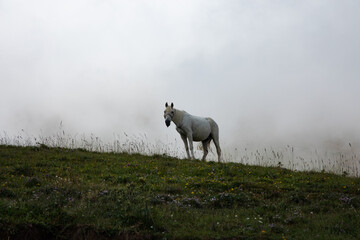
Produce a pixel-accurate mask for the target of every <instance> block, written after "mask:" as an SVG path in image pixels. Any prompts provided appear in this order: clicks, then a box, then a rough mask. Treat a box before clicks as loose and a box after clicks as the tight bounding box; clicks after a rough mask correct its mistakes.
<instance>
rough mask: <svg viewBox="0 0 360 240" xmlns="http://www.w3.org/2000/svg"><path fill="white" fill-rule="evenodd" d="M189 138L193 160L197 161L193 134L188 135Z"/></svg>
mask: <svg viewBox="0 0 360 240" xmlns="http://www.w3.org/2000/svg"><path fill="white" fill-rule="evenodd" d="M187 138H188V139H189V145H190V151H191V158H192V159H195V156H194V145H193V137H192V133H188V135H187Z"/></svg>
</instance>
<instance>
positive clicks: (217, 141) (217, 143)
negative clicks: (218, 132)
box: [214, 138, 221, 162]
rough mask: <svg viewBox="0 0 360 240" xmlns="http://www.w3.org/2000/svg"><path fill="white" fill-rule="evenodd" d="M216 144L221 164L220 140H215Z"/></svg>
mask: <svg viewBox="0 0 360 240" xmlns="http://www.w3.org/2000/svg"><path fill="white" fill-rule="evenodd" d="M214 144H215V147H216V152H217V154H218V162H221V148H220V143H219V138H217V139H216V140H215V138H214Z"/></svg>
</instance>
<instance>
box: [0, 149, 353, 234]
mask: <svg viewBox="0 0 360 240" xmlns="http://www.w3.org/2000/svg"><path fill="white" fill-rule="evenodd" d="M359 211H360V179H359V178H350V177H345V176H339V175H334V174H328V173H315V172H294V171H290V170H286V169H283V168H279V167H278V168H275V167H273V168H270V167H259V166H247V165H242V164H239V163H225V164H219V163H214V162H200V161H196V160H195V161H190V160H181V159H175V158H171V157H166V156H160V155H156V156H142V155H138V154H134V155H129V154H113V153H94V152H87V151H83V150H81V149H76V150H69V149H61V148H48V147H46V146H44V145H42V146H41V147H14V146H0V239H8V238H10V239H11V238H13V239H15V238H21V237H23V238H24V237H25V236H27V237H28V238H29V236H32V235H34V236H35V237H37V238H40V237H41V238H46V239H68V238H79V239H98V238H102V239H119V238H128V239H142V238H147V239H152V238H155V239H234V238H235V239H307V240H308V239H327V240H330V239H359V238H360V228H359V227H358V226H359V223H360V214H359Z"/></svg>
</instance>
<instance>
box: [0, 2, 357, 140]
mask: <svg viewBox="0 0 360 240" xmlns="http://www.w3.org/2000/svg"><path fill="white" fill-rule="evenodd" d="M359 13H360V1H358V0H341V1H338V0H333V1H332V0H317V1H314V0H309V1H306V0H296V1H286V0H284V1H281V0H274V1H255V0H248V1H241V0H233V1H232V0H227V1H223V0H217V1H214V0H204V1H200V0H189V1H187V0H183V1H155V0H152V1H148V0H146V1H145V0H144V1H134V0H131V1H130V0H129V1H118V0H116V1H115V0H114V1H111V0H106V1H104V0H90V1H89V0H86V1H85V0H75V1H74V0H68V1H67V0H65V1H64V0H62V1H48V0H43V1H37V0H34V1H25V0H23V1H20V0H0V34H1V37H0V84H1V85H0V86H1V87H0V91H1V92H0V109H1V115H0V131H1V132H2V133H3V132H4V131H5V132H7V133H8V134H17V133H18V132H20V131H21V129H24V130H25V131H26V132H28V133H30V134H37V133H39V132H40V131H41V132H42V133H44V134H47V133H49V134H50V133H52V132H54V131H57V129H58V127H59V124H60V122H61V121H62V123H63V126H64V128H65V130H67V131H68V132H70V133H72V134H82V133H86V134H88V133H94V134H95V135H97V136H100V137H102V138H104V139H105V140H109V141H111V140H112V138H113V136H114V134H120V133H122V132H127V133H128V134H139V133H141V134H143V133H146V134H147V135H148V136H151V137H153V138H156V139H160V140H163V141H165V140H164V138H168V139H172V138H173V137H174V138H175V137H177V138H179V137H178V136H177V133H176V131H175V129H174V126H173V125H172V126H171V127H170V128H166V126H165V123H164V120H163V110H164V104H165V102H166V101H168V102H174V104H175V107H177V108H179V109H183V110H186V111H188V112H189V113H192V114H194V115H199V116H211V117H213V118H214V119H215V120H216V121H217V122H218V124H219V126H220V138H221V142H222V143H223V144H225V145H226V144H227V145H234V146H237V145H240V146H241V145H244V144H247V143H259V144H260V143H266V144H272V143H275V142H282V143H292V142H294V141H299V142H314V141H315V142H316V141H319V142H320V141H327V140H338V139H340V140H342V141H345V142H347V141H358V140H359V139H360V108H359V103H360V31H359V23H360V14H359ZM169 136H170V137H169ZM179 139H180V138H179ZM169 141H172V140H169Z"/></svg>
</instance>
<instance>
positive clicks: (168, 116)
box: [164, 103, 175, 127]
mask: <svg viewBox="0 0 360 240" xmlns="http://www.w3.org/2000/svg"><path fill="white" fill-rule="evenodd" d="M174 115H175V109H174V104H173V103H171V105H170V106H169V105H168V103H165V111H164V118H165V124H166V126H167V127H169V126H170V123H171V120H172V119H173V117H174Z"/></svg>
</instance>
